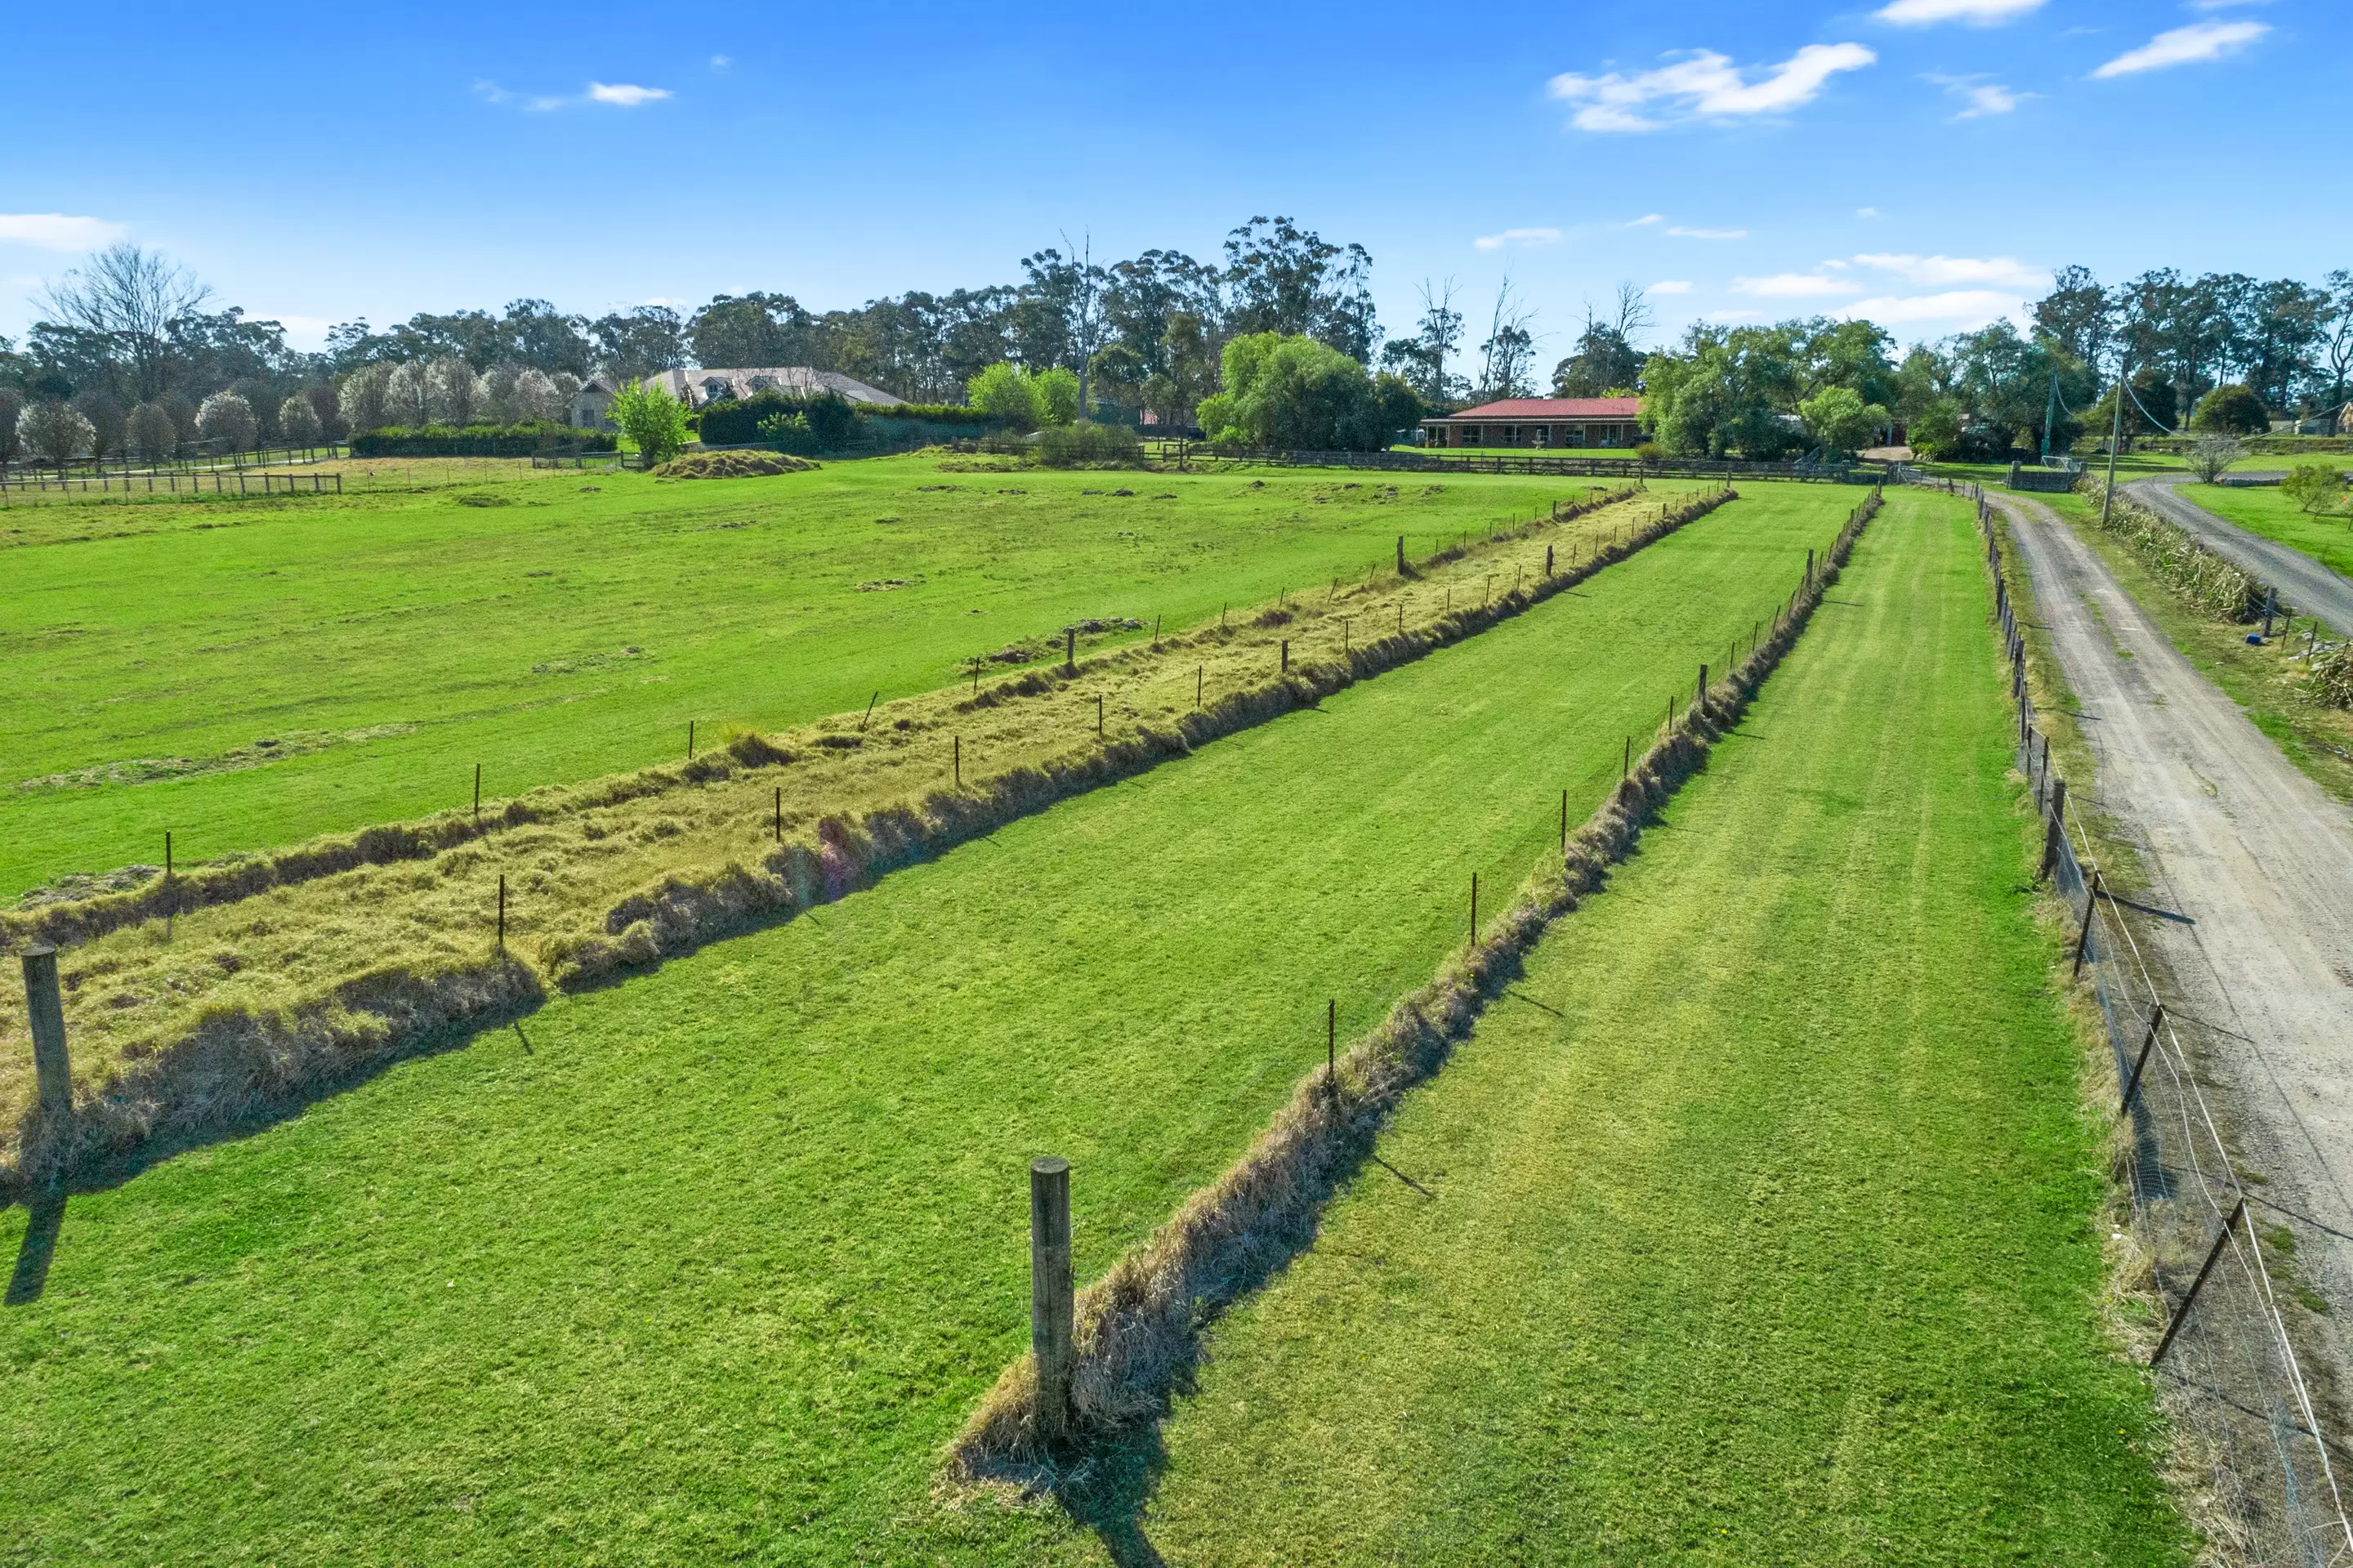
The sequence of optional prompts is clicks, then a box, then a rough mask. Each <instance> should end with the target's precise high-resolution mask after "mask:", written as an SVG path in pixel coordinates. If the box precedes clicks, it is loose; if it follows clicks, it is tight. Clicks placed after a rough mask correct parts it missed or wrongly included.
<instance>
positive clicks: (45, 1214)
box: [7, 1191, 66, 1307]
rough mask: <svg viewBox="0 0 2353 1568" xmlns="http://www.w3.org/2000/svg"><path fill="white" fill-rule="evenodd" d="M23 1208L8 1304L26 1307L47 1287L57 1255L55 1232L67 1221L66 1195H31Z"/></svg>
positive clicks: (49, 1193) (55, 1192)
mask: <svg viewBox="0 0 2353 1568" xmlns="http://www.w3.org/2000/svg"><path fill="white" fill-rule="evenodd" d="M25 1206H26V1209H27V1210H28V1211H29V1212H30V1218H29V1219H28V1220H27V1221H26V1224H25V1240H24V1245H21V1246H19V1247H18V1248H17V1249H16V1272H15V1273H13V1274H11V1275H10V1276H9V1277H8V1295H7V1305H9V1306H11V1307H24V1306H28V1305H30V1304H31V1303H33V1302H35V1301H38V1300H39V1299H40V1298H41V1292H42V1291H43V1290H45V1289H47V1287H48V1283H49V1260H50V1259H51V1258H53V1257H55V1256H56V1255H57V1252H58V1231H60V1230H62V1229H63V1228H64V1226H65V1223H66V1195H65V1193H63V1192H57V1191H51V1192H42V1193H39V1194H38V1195H37V1196H35V1197H34V1198H32V1199H31V1200H30V1201H29V1202H26V1205H25Z"/></svg>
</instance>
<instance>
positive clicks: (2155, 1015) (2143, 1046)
mask: <svg viewBox="0 0 2353 1568" xmlns="http://www.w3.org/2000/svg"><path fill="white" fill-rule="evenodd" d="M2163 1027H2165V1003H2163V1002H2161V1001H2160V1002H2158V1004H2157V1006H2156V1007H2154V1008H2153V1009H2151V1010H2150V1012H2149V1015H2148V1033H2147V1034H2145V1035H2143V1036H2141V1042H2140V1054H2139V1056H2137V1057H2136V1058H2135V1059H2134V1061H2133V1070H2132V1076H2131V1077H2129V1078H2126V1080H2125V1092H2124V1094H2123V1096H2122V1097H2120V1098H2118V1100H2117V1101H2116V1114H2117V1115H2118V1116H2122V1115H2123V1114H2124V1113H2125V1112H2126V1111H2128V1110H2130V1109H2132V1103H2133V1096H2134V1095H2136V1094H2137V1093H2138V1092H2139V1091H2140V1075H2141V1074H2142V1073H2144V1072H2146V1071H2147V1069H2148V1054H2149V1053H2150V1052H2152V1051H2154V1050H2156V1049H2157V1032H2158V1030H2159V1029H2162V1028H2163Z"/></svg>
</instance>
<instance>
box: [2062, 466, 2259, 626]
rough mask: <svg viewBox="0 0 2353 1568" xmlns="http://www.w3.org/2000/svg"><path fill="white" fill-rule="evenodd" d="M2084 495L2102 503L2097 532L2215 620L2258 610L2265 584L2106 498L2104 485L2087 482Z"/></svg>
mask: <svg viewBox="0 0 2353 1568" xmlns="http://www.w3.org/2000/svg"><path fill="white" fill-rule="evenodd" d="M2083 489H2084V492H2085V493H2087V494H2089V495H2090V496H2091V498H2092V499H2093V500H2094V501H2095V502H2098V501H2105V506H2104V507H2103V508H2102V514H2101V515H2102V517H2103V518H2104V519H2105V521H2103V522H2102V524H2101V526H2103V527H2105V529H2106V530H2107V531H2108V532H2109V533H2111V534H2114V535H2116V537H2118V538H2119V539H2122V540H2123V541H2124V542H2125V543H2126V544H2127V545H2130V546H2132V547H2133V550H2134V552H2135V553H2136V554H2137V555H2138V556H2140V557H2141V559H2142V560H2144V561H2146V562H2147V564H2148V567H2149V569H2150V570H2151V571H2153V572H2155V573H2156V574H2157V576H2158V580H2159V581H2160V582H2162V583H2164V584H2165V585H2166V587H2168V588H2171V589H2173V591H2174V592H2176V593H2178V594H2179V595H2181V596H2182V598H2184V599H2188V600H2189V602H2190V603H2191V604H2193V605H2195V606H2197V607H2198V608H2199V609H2201V610H2203V611H2205V612H2206V613H2207V614H2208V615H2210V616H2211V617H2213V618H2214V619H2215V620H2227V621H2231V622H2232V623H2236V622H2239V621H2244V620H2253V619H2254V618H2255V617H2256V616H2258V615H2261V614H2262V613H2263V598H2264V596H2265V595H2266V594H2268V593H2269V592H2270V591H2271V587H2270V585H2269V584H2267V583H2265V582H2263V580H2262V579H2261V578H2259V577H2256V576H2255V575H2254V574H2253V573H2252V572H2248V571H2245V570H2242V568H2240V567H2236V566H2233V565H2232V564H2231V563H2230V562H2229V561H2226V560H2224V559H2223V558H2222V557H2221V556H2218V555H2216V554H2215V553H2214V552H2213V551H2211V550H2210V549H2208V548H2207V547H2206V546H2205V543H2204V541H2202V540H2200V539H2199V538H2197V537H2196V536H2195V535H2192V534H2190V532H2189V530H2188V529H2186V528H2180V527H2177V526H2176V525H2175V524H2172V523H2169V522H2168V521H2166V519H2164V518H2162V517H2160V516H2158V514H2156V513H2154V512H2152V511H2150V510H2149V509H2148V508H2147V507H2146V506H2143V505H2142V504H2140V503H2138V502H2137V501H2135V500H2133V499H2132V498H2131V497H2130V496H2128V495H2126V493H2124V491H2123V490H2122V489H2121V488H2119V489H2117V490H2116V493H2114V494H2112V495H2108V494H2104V493H2105V491H2106V489H2107V484H2106V482H2105V480H2096V479H2092V480H2087V481H2086V482H2084V485H2083Z"/></svg>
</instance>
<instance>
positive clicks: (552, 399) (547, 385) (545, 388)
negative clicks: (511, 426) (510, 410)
mask: <svg viewBox="0 0 2353 1568" xmlns="http://www.w3.org/2000/svg"><path fill="white" fill-rule="evenodd" d="M564 402H565V399H564V395H563V394H562V393H561V392H559V391H558V390H556V386H555V383H554V381H553V380H551V379H550V378H549V376H548V374H547V372H545V371H543V370H526V371H524V372H523V373H522V375H521V376H516V377H515V385H514V422H515V423H516V424H519V425H528V424H540V423H549V424H560V423H561V422H562V421H563V418H564Z"/></svg>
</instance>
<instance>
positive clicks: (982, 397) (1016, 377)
mask: <svg viewBox="0 0 2353 1568" xmlns="http://www.w3.org/2000/svg"><path fill="white" fill-rule="evenodd" d="M964 391H965V400H966V401H967V402H969V403H970V404H971V405H972V407H973V408H976V409H978V410H979V411H980V412H981V413H982V414H983V415H984V416H986V417H987V418H990V419H993V420H995V421H996V422H997V424H999V425H1001V426H1003V427H1004V428H1005V429H1008V430H1034V429H1037V428H1038V427H1039V425H1041V424H1043V423H1045V420H1046V410H1045V400H1044V399H1043V398H1042V397H1039V391H1038V383H1037V381H1036V380H1035V379H1034V378H1033V377H1032V376H1030V374H1029V372H1028V371H1026V370H1024V369H1022V368H1021V367H1020V366H1018V365H1008V364H1004V363H1001V362H1000V363H998V364H996V365H992V366H989V367H988V368H987V369H986V370H984V371H982V372H981V373H980V374H979V375H977V376H974V377H973V378H972V379H971V380H969V381H967V382H965V388H964Z"/></svg>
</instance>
